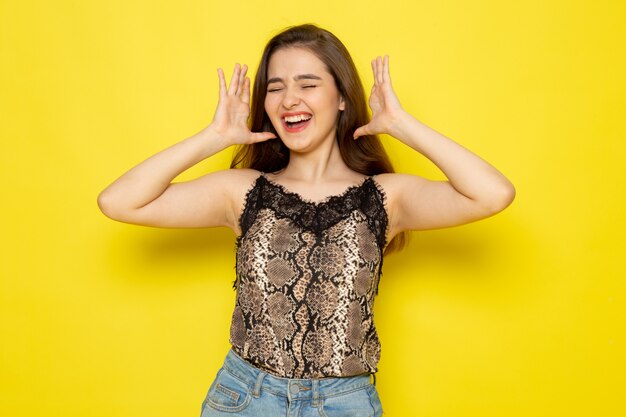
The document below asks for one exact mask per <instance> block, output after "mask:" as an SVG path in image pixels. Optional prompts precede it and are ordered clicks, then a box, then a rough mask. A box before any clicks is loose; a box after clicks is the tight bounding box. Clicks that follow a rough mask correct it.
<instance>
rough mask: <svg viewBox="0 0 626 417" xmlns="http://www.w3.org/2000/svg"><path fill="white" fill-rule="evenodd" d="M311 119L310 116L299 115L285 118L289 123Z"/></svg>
mask: <svg viewBox="0 0 626 417" xmlns="http://www.w3.org/2000/svg"><path fill="white" fill-rule="evenodd" d="M310 118H311V116H310V115H308V114H297V115H295V116H287V117H285V121H286V122H289V123H296V122H300V121H302V120H309V119H310Z"/></svg>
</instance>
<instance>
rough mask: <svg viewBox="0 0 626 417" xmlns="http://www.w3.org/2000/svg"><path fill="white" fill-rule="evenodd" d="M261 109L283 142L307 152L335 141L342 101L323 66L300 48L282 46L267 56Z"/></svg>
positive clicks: (317, 59) (305, 50) (292, 147)
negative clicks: (263, 103) (263, 98)
mask: <svg viewBox="0 0 626 417" xmlns="http://www.w3.org/2000/svg"><path fill="white" fill-rule="evenodd" d="M267 80H268V83H267V94H266V96H265V111H266V113H267V115H268V116H269V118H270V120H271V122H272V125H274V128H275V129H276V132H277V133H278V136H279V137H280V138H281V139H282V141H283V143H284V144H285V145H286V146H287V147H288V148H289V149H290V150H291V151H295V152H310V151H312V150H314V149H316V148H317V147H318V146H319V145H320V144H322V143H328V142H332V141H334V140H335V136H336V125H337V116H338V114H339V111H341V110H343V109H344V106H345V104H344V101H343V98H342V97H341V95H340V94H339V91H338V90H337V86H336V85H335V80H334V79H333V76H332V75H331V74H330V73H329V72H328V70H327V69H326V65H324V63H323V62H322V61H321V60H320V59H319V58H317V57H316V56H315V55H314V54H313V53H312V52H310V51H309V50H307V49H304V48H297V47H296V48H283V49H279V50H278V51H276V52H274V54H273V55H272V56H271V58H270V61H269V65H268V71H267Z"/></svg>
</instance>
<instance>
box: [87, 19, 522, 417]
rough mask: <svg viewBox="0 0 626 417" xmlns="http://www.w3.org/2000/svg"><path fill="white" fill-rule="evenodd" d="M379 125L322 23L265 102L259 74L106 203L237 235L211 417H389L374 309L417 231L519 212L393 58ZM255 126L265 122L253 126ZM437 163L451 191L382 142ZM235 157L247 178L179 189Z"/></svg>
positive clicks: (214, 178) (268, 75)
mask: <svg viewBox="0 0 626 417" xmlns="http://www.w3.org/2000/svg"><path fill="white" fill-rule="evenodd" d="M372 70H373V73H374V86H373V88H372V91H371V94H370V99H369V105H370V107H371V110H372V116H371V119H370V118H369V116H368V113H367V106H366V99H365V94H364V91H363V87H362V84H361V81H360V79H359V77H358V74H357V71H356V68H355V66H354V63H353V61H352V59H351V58H350V55H349V54H348V51H347V50H346V48H345V47H344V45H343V44H342V43H341V42H340V41H339V40H338V39H337V38H336V37H335V36H334V35H333V34H331V33H330V32H328V31H326V30H323V29H320V28H318V27H316V26H313V25H302V26H296V27H292V28H289V29H287V30H285V31H283V32H282V33H280V34H278V35H276V36H275V37H274V38H273V39H272V40H270V42H269V43H268V44H267V46H266V48H265V51H264V53H263V56H262V58H261V63H260V65H259V68H258V70H257V74H256V80H255V84H254V94H253V95H252V103H251V104H250V80H249V78H248V77H247V76H246V73H247V67H246V66H245V65H243V66H239V65H238V64H237V65H236V66H235V70H234V72H233V75H232V77H231V79H230V82H229V83H228V85H227V83H226V80H225V76H224V73H223V72H222V70H221V69H218V77H219V103H218V106H217V110H216V112H215V116H214V118H213V121H212V122H211V124H210V125H209V126H208V127H206V128H205V129H204V130H202V131H201V132H199V133H198V134H196V135H194V136H192V137H190V138H187V139H185V140H183V141H182V142H180V143H177V144H175V145H173V146H171V147H169V148H167V149H165V150H163V151H161V152H159V153H157V154H156V155H154V156H152V157H150V158H149V159H147V160H145V161H144V162H142V163H140V164H139V165H137V166H135V167H134V168H132V169H131V170H130V171H128V172H127V173H125V174H124V175H122V176H121V177H120V178H119V179H117V180H116V181H115V182H113V183H112V184H111V185H110V186H109V187H107V188H106V189H105V190H104V191H103V192H102V193H101V194H100V196H99V198H98V204H99V206H100V208H101V210H102V211H103V212H104V214H106V215H107V216H108V217H110V218H112V219H115V220H118V221H122V222H127V223H134V224H140V225H149V226H160V227H215V226H227V227H230V228H231V229H232V230H233V231H234V232H235V234H236V235H237V236H238V237H237V257H236V280H235V285H234V286H235V288H236V290H237V296H236V303H235V309H234V312H233V316H232V325H231V332H230V343H231V345H232V348H231V350H230V351H229V352H228V354H227V356H226V359H225V361H224V364H223V366H222V368H221V369H220V370H219V371H218V373H217V376H216V378H215V379H214V381H213V384H212V385H211V387H210V389H209V392H208V394H207V397H206V399H205V401H204V403H203V408H202V416H203V417H209V416H225V415H233V413H234V414H235V415H241V416H248V415H249V416H253V415H254V416H274V415H276V416H278V415H281V416H282V415H300V416H313V415H322V416H328V417H333V416H340V415H341V416H380V415H382V407H381V404H380V400H379V398H378V394H377V392H376V387H375V378H374V381H371V380H370V375H373V374H375V372H376V371H377V364H378V360H379V356H380V344H379V341H378V337H377V334H376V329H375V326H374V322H373V315H372V308H373V302H374V297H375V295H376V294H377V291H378V279H379V277H380V272H381V267H382V261H383V252H389V251H390V250H393V249H398V248H399V247H401V246H402V237H403V233H404V232H405V231H409V230H423V229H433V228H441V227H448V226H454V225H460V224H464V223H468V222H471V221H475V220H479V219H482V218H485V217H488V216H491V215H493V214H495V213H497V212H499V211H501V210H503V209H504V208H505V207H507V206H508V205H509V204H510V203H511V201H512V200H513V198H514V194H515V192H514V188H513V186H512V185H511V183H510V182H509V181H508V180H507V179H506V178H505V177H504V176H503V175H502V174H501V173H500V172H498V171H497V170H496V169H495V168H494V167H493V166H491V165H490V164H488V163H487V162H485V161H484V160H482V159H481V158H479V157H478V156H476V155H475V154H473V153H472V152H470V151H469V150H467V149H465V148H463V147H462V146H460V145H458V144H457V143H455V142H454V141H452V140H451V139H449V138H447V137H445V136H443V135H441V134H439V133H437V132H436V131H434V130H433V129H431V128H429V127H427V126H426V125H424V124H422V123H421V122H419V121H418V120H416V119H415V118H414V117H412V116H411V115H410V114H408V113H407V112H406V111H405V110H404V109H403V108H402V106H401V105H400V102H399V101H398V98H397V97H396V95H395V93H394V90H393V88H392V85H391V78H390V75H389V59H388V57H387V56H385V57H384V58H381V57H378V58H376V59H374V60H373V61H372ZM248 120H250V124H248ZM379 134H387V135H390V136H393V137H394V138H396V139H398V140H399V141H401V142H402V143H404V144H405V145H407V146H409V147H410V148H412V149H414V150H415V151H416V152H419V153H421V154H422V155H425V156H426V157H427V158H429V159H430V160H431V161H432V162H433V163H434V164H435V165H437V166H438V167H439V168H440V169H441V170H442V171H443V172H444V174H445V175H446V177H447V178H448V180H447V181H430V180H427V179H424V178H421V177H418V176H415V175H404V174H396V173H393V170H392V167H391V164H390V163H389V160H388V158H387V155H386V154H385V151H384V149H383V147H382V145H381V143H380V141H379V139H378V137H377V135H379ZM232 145H241V146H240V148H239V151H238V152H237V154H236V155H235V158H234V160H233V164H232V167H231V168H232V169H229V170H224V171H218V172H214V173H210V174H207V175H204V176H202V177H200V178H197V179H195V180H193V181H188V182H178V183H172V180H173V179H174V178H175V177H176V176H177V175H178V174H180V173H181V172H183V171H185V170H186V169H188V168H189V167H191V166H193V165H195V164H196V163H198V162H200V161H202V160H203V159H205V158H208V157H210V156H211V155H214V154H215V153H217V152H219V151H222V150H224V149H226V148H227V147H229V146H232Z"/></svg>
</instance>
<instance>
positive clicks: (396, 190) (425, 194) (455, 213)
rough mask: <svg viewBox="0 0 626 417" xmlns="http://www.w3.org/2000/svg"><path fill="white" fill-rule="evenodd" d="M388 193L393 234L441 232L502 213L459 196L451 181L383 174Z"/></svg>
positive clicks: (461, 195)
mask: <svg viewBox="0 0 626 417" xmlns="http://www.w3.org/2000/svg"><path fill="white" fill-rule="evenodd" d="M383 176H384V179H383V178H381V180H382V181H381V183H384V184H381V185H383V186H384V188H385V189H386V190H387V191H386V193H387V195H388V200H389V212H390V229H391V230H390V231H391V234H394V235H395V234H397V233H399V232H402V231H407V230H426V229H439V228H444V227H451V226H458V225H462V224H466V223H470V222H473V221H476V220H480V219H483V218H486V217H489V216H491V215H493V214H495V213H497V212H498V211H500V210H501V209H496V208H494V207H487V206H484V205H481V204H479V203H478V202H476V201H474V200H472V199H470V198H469V197H467V196H465V195H463V194H461V193H460V192H458V191H457V190H456V189H455V188H454V187H453V186H452V184H451V183H450V182H449V181H432V180H428V179H425V178H422V177H419V176H416V175H407V174H383Z"/></svg>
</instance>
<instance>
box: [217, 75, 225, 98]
mask: <svg viewBox="0 0 626 417" xmlns="http://www.w3.org/2000/svg"><path fill="white" fill-rule="evenodd" d="M217 76H218V78H219V79H220V97H222V96H223V95H225V94H226V80H225V79H224V70H222V69H221V68H218V69H217Z"/></svg>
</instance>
